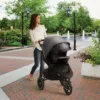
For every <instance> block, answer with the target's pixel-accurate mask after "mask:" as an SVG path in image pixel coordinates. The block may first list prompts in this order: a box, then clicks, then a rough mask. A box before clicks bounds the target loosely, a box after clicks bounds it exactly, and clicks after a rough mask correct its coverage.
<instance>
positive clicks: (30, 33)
mask: <svg viewBox="0 0 100 100" xmlns="http://www.w3.org/2000/svg"><path fill="white" fill-rule="evenodd" d="M29 35H30V39H31V42H32V43H33V45H34V46H35V44H36V43H38V41H35V40H34V37H33V32H32V30H29Z"/></svg>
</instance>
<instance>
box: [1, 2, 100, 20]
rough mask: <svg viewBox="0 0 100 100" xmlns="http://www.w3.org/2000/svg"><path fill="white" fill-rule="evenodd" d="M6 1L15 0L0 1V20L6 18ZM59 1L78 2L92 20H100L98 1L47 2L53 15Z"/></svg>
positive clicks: (99, 4) (99, 3)
mask: <svg viewBox="0 0 100 100" xmlns="http://www.w3.org/2000/svg"><path fill="white" fill-rule="evenodd" d="M8 1H15V0H0V19H2V18H3V17H7V14H6V12H5V10H4V3H5V2H8ZM60 1H68V2H72V1H76V2H80V3H81V4H82V5H83V6H85V7H87V9H88V10H89V14H90V16H91V17H92V18H95V19H100V0H48V3H47V5H49V6H50V10H49V11H52V12H53V13H55V7H56V6H57V3H59V2H60Z"/></svg>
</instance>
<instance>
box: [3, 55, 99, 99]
mask: <svg viewBox="0 0 100 100" xmlns="http://www.w3.org/2000/svg"><path fill="white" fill-rule="evenodd" d="M74 56H75V54H74V55H72V56H71V58H70V61H69V64H70V66H71V68H72V70H73V72H74V76H73V77H72V79H71V80H72V85H73V93H72V94H71V95H70V96H66V94H65V93H64V90H63V87H62V86H61V84H60V82H59V81H50V80H47V81H45V88H44V90H43V91H41V90H39V89H38V86H37V78H38V76H39V73H38V72H36V73H35V75H34V80H33V81H29V80H27V77H28V76H25V77H23V78H21V79H19V80H17V81H15V82H13V83H11V84H8V85H7V86H4V87H3V88H2V89H3V91H4V92H5V93H6V94H7V95H8V97H9V98H10V100H99V99H100V80H93V79H88V78H84V77H82V76H81V74H80V71H81V62H80V60H77V59H74Z"/></svg>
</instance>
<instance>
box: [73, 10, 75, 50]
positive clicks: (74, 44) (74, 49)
mask: <svg viewBox="0 0 100 100" xmlns="http://www.w3.org/2000/svg"><path fill="white" fill-rule="evenodd" d="M73 20H74V49H73V50H76V16H75V12H74V13H73Z"/></svg>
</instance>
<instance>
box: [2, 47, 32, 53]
mask: <svg viewBox="0 0 100 100" xmlns="http://www.w3.org/2000/svg"><path fill="white" fill-rule="evenodd" d="M30 47H32V46H23V47H16V48H8V49H2V50H0V52H5V51H10V50H16V49H24V48H30Z"/></svg>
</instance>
